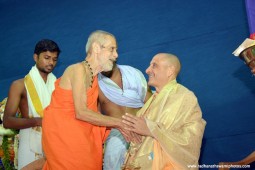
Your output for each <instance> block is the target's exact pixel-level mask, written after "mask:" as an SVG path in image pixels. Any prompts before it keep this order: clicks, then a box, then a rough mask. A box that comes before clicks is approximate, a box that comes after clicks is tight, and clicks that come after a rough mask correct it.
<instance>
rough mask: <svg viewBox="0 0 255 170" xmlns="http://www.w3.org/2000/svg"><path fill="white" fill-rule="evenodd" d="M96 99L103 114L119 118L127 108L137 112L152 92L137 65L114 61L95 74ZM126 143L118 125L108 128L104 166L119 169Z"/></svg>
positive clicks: (105, 169) (134, 112)
mask: <svg viewBox="0 0 255 170" xmlns="http://www.w3.org/2000/svg"><path fill="white" fill-rule="evenodd" d="M98 83H99V87H100V90H99V102H100V106H101V112H102V113H103V114H105V115H108V116H112V117H116V118H121V116H122V115H123V114H125V113H126V112H128V113H131V114H134V115H135V114H136V112H137V111H138V110H139V109H140V108H141V107H142V106H143V105H144V103H145V102H146V101H147V99H148V98H149V97H150V96H151V95H152V93H151V90H150V88H148V86H147V82H146V79H145V78H144V75H143V74H142V72H141V71H139V70H138V69H136V68H133V67H130V66H126V65H117V64H116V63H115V65H114V67H113V70H112V71H110V72H102V74H99V75H98ZM128 146H129V143H128V142H127V141H126V140H125V139H124V137H123V136H122V134H121V133H120V131H119V130H118V129H111V132H110V135H109V136H108V138H107V140H106V142H105V151H104V166H103V169H104V170H120V168H121V166H122V164H123V162H124V160H125V153H126V150H127V148H128Z"/></svg>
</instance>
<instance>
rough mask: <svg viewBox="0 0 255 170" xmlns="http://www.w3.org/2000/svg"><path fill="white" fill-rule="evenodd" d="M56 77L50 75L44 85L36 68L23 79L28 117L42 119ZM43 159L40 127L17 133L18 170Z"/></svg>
mask: <svg viewBox="0 0 255 170" xmlns="http://www.w3.org/2000/svg"><path fill="white" fill-rule="evenodd" d="M55 80H56V77H55V76H54V75H53V74H52V73H50V74H48V77H47V82H46V83H45V82H44V80H43V79H42V77H41V75H40V73H39V71H38V69H37V67H36V66H33V67H32V69H31V70H30V72H29V74H28V75H26V77H25V81H24V82H25V87H26V90H27V100H28V109H29V117H42V116H43V115H42V113H43V109H44V108H45V107H47V106H48V105H49V103H50V99H51V93H52V91H53V90H54V82H55ZM41 157H43V152H42V144H41V127H33V128H27V129H21V130H20V132H19V148H18V170H20V169H21V168H23V167H24V166H26V165H27V164H29V163H31V162H33V161H35V160H37V159H39V158H41Z"/></svg>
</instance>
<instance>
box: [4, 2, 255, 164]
mask: <svg viewBox="0 0 255 170" xmlns="http://www.w3.org/2000/svg"><path fill="white" fill-rule="evenodd" d="M97 29H101V30H105V31H109V32H111V33H113V34H114V35H115V36H116V38H117V41H118V46H119V47H118V53H119V61H118V62H119V64H126V65H131V66H133V67H136V68H138V69H140V70H141V71H143V73H144V74H145V69H146V68H147V67H148V65H149V62H150V60H151V59H152V57H153V56H154V55H155V54H157V53H158V52H169V53H173V54H176V55H177V56H178V57H179V58H180V61H181V63H182V71H181V73H180V76H179V78H178V82H179V83H181V84H183V85H185V86H186V87H188V88H189V89H190V90H192V91H194V93H195V94H196V96H197V97H198V100H199V103H200V106H201V108H202V111H203V117H204V119H205V120H206V121H207V125H206V129H205V134H204V139H203V145H202V150H201V157H200V164H206V165H213V164H218V162H220V161H237V160H240V159H242V158H244V157H245V156H247V155H248V154H249V153H251V152H252V151H254V150H255V142H254V139H255V126H254V117H255V104H254V101H255V77H252V74H251V73H250V70H249V68H248V67H247V66H246V65H244V63H243V62H242V61H241V60H240V59H239V58H237V57H235V56H234V55H232V52H233V51H234V50H235V49H236V48H237V47H238V46H239V45H240V44H241V43H242V42H243V41H244V39H245V38H247V37H249V30H248V22H247V16H246V9H245V2H244V1H242V0H224V1H223V0H193V1H188V0H146V1H137V0H128V1H120V0H108V1H107V0H106V1H100V0H93V1H88V0H74V1H65V0H63V1H57V0H44V1H34V0H26V1H25V0H0V50H1V51H0V100H2V99H4V98H5V97H7V94H8V89H9V86H10V84H11V82H12V81H13V80H15V79H19V78H22V77H24V76H25V75H26V74H27V73H28V71H29V70H30V68H31V67H32V66H33V65H34V60H33V50H34V46H35V44H36V43H37V42H38V41H39V40H40V39H43V38H49V39H53V40H54V41H56V42H57V43H58V44H59V46H60V48H61V50H62V53H61V54H60V59H59V62H58V64H57V67H56V69H55V70H54V73H55V74H56V76H57V77H60V76H61V75H62V73H63V71H64V69H65V68H66V67H67V66H68V65H70V64H73V63H76V62H79V61H82V60H84V58H85V43H86V41H87V38H88V35H89V34H90V33H91V32H92V31H94V30H97ZM145 77H146V78H147V75H146V74H145Z"/></svg>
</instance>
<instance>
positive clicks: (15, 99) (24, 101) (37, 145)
mask: <svg viewBox="0 0 255 170" xmlns="http://www.w3.org/2000/svg"><path fill="white" fill-rule="evenodd" d="M59 54H60V49H59V47H58V45H57V44H56V43H55V42H54V41H52V40H48V39H43V40H41V41H39V42H38V43H37V44H36V46H35V49H34V55H33V58H34V61H35V65H34V66H33V67H32V68H31V70H30V71H29V73H28V74H27V75H26V76H25V78H22V79H19V80H15V81H14V82H12V84H11V86H10V90H9V94H8V99H7V103H6V106H5V110H4V117H3V126H4V128H9V129H18V130H20V131H19V149H18V169H21V168H22V167H24V166H25V165H27V164H29V163H30V162H33V161H34V160H37V159H39V158H41V157H42V156H43V153H42V145H41V126H42V117H43V109H44V108H45V107H46V106H48V105H49V103H50V99H51V93H52V91H53V90H54V82H55V80H56V77H55V76H54V75H53V73H52V71H53V69H54V68H55V66H56V64H57V61H58V56H59ZM18 109H19V110H20V113H21V117H17V116H16V113H17V111H18Z"/></svg>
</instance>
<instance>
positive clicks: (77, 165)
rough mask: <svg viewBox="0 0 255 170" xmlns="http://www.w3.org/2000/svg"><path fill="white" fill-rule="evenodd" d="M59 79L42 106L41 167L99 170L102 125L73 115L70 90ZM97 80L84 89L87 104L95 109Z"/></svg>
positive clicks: (105, 133) (101, 151) (56, 169)
mask: <svg viewBox="0 0 255 170" xmlns="http://www.w3.org/2000/svg"><path fill="white" fill-rule="evenodd" d="M59 81H60V79H58V80H57V81H56V83H55V91H54V92H53V93H52V99H51V103H50V105H49V106H48V107H47V108H46V109H45V110H44V118H43V123H42V127H43V128H42V144H43V149H44V153H45V156H46V159H47V160H46V163H45V164H44V168H43V169H44V170H47V169H52V170H72V169H75V170H85V169H88V170H101V169H102V156H103V142H104V140H105V138H106V136H107V134H108V132H106V128H105V127H99V126H93V125H91V124H89V123H86V122H83V121H79V120H77V119H76V118H75V111H74V102H73V96H72V91H71V90H65V89H62V88H60V87H59ZM97 99H98V81H97V77H96V79H95V80H94V83H93V86H92V88H90V89H89V90H88V91H87V107H88V108H89V109H91V110H93V111H95V112H97Z"/></svg>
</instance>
